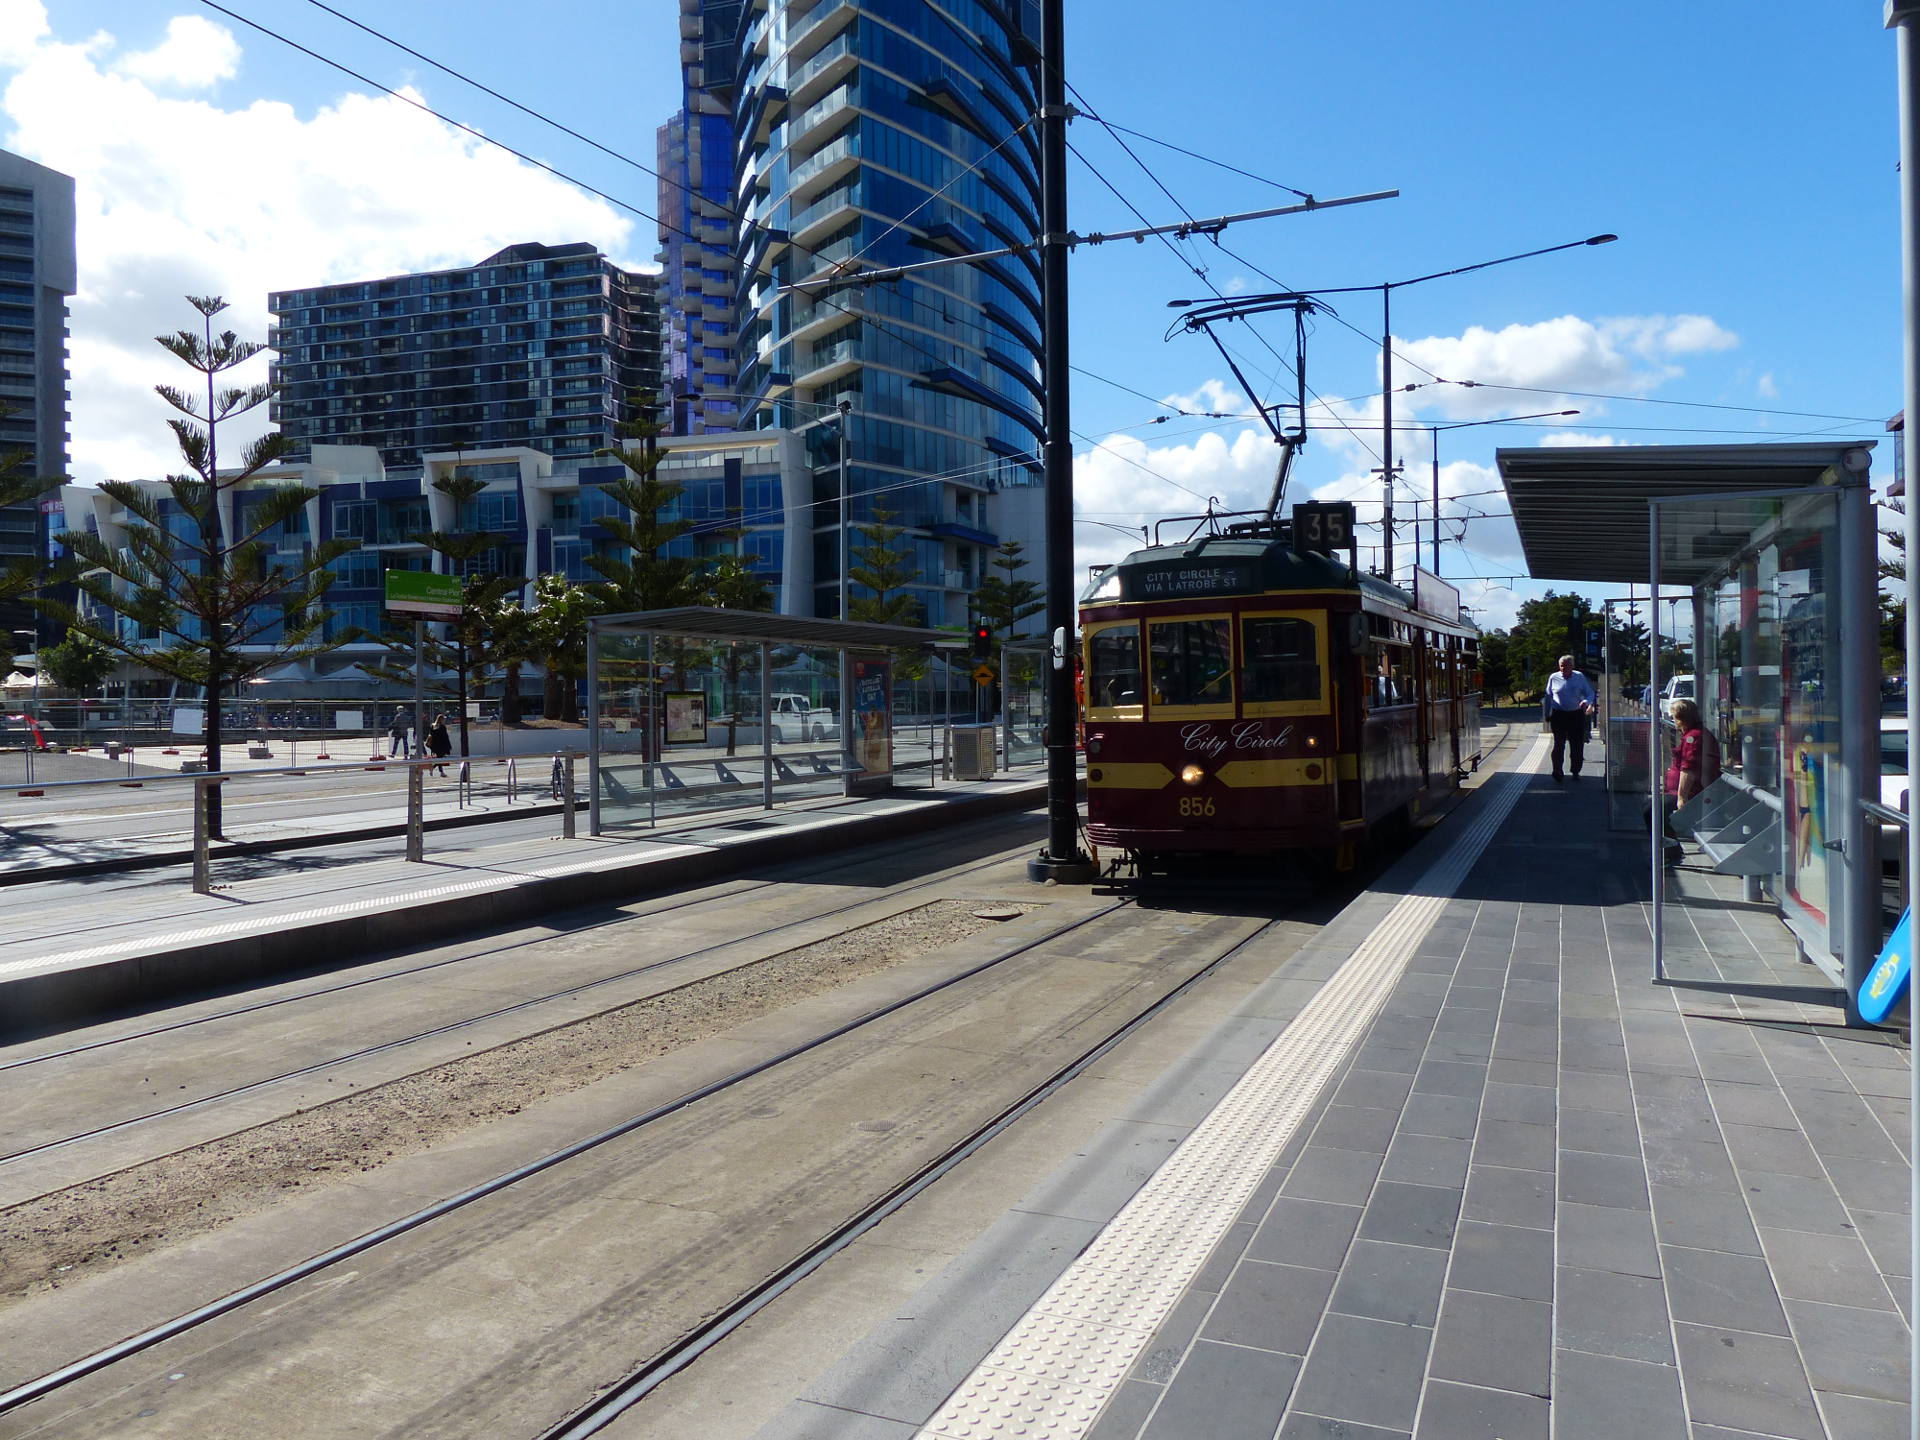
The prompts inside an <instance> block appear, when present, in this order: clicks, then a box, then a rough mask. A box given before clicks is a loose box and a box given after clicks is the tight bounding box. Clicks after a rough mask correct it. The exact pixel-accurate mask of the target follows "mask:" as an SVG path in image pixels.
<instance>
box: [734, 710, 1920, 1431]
mask: <svg viewBox="0 0 1920 1440" xmlns="http://www.w3.org/2000/svg"><path fill="white" fill-rule="evenodd" d="M1544 756H1545V750H1544V747H1543V746H1539V745H1535V746H1532V747H1531V748H1530V750H1529V753H1528V754H1527V755H1526V757H1525V758H1524V761H1523V763H1522V765H1521V766H1520V771H1521V773H1517V774H1511V775H1507V776H1496V777H1491V778H1490V779H1489V780H1488V781H1487V782H1486V784H1484V785H1483V786H1482V787H1481V790H1480V792H1479V794H1478V795H1476V797H1475V798H1474V799H1473V800H1472V801H1470V802H1469V803H1468V804H1467V805H1466V806H1464V807H1462V809H1461V811H1460V812H1459V813H1458V814H1457V815H1456V816H1455V817H1454V818H1452V819H1450V820H1449V821H1448V823H1447V824H1446V825H1445V826H1443V827H1441V829H1440V830H1439V831H1437V832H1436V833H1434V834H1433V835H1431V836H1430V837H1428V839H1427V840H1425V841H1423V842H1422V843H1421V844H1420V845H1419V846H1417V847H1416V848H1415V849H1414V850H1413V851H1412V852H1411V853H1410V854H1409V855H1408V856H1407V857H1406V859H1405V860H1403V861H1402V862H1401V863H1399V864H1398V865H1397V866H1395V867H1394V869H1392V870H1391V871H1389V872H1388V873H1387V874H1386V875H1385V876H1384V877H1383V878H1382V880H1381V881H1380V882H1378V883H1377V884H1376V885H1375V886H1374V887H1373V888H1372V889H1371V890H1370V891H1369V892H1368V893H1367V894H1366V895H1364V896H1363V897H1362V898H1361V899H1360V900H1358V901H1357V902H1356V903H1355V904H1354V905H1353V906H1351V907H1349V909H1348V910H1347V911H1346V912H1345V913H1344V914H1343V915H1342V916H1341V917H1340V919H1338V920H1337V921H1336V922H1334V923H1333V924H1332V925H1331V926H1329V927H1328V928H1327V929H1326V930H1325V931H1324V932H1322V934H1321V936H1320V938H1319V939H1318V940H1317V941H1316V942H1315V943H1314V944H1313V945H1311V946H1309V947H1308V948H1307V949H1306V950H1304V951H1301V952H1299V953H1298V954H1296V955H1294V956H1292V957H1291V958H1289V959H1286V960H1285V961H1284V962H1283V963H1281V962H1277V963H1276V969H1275V972H1274V974H1273V976H1272V978H1271V979H1270V980H1269V981H1268V982H1266V983H1265V984H1264V985H1263V986H1262V987H1261V989H1260V990H1259V991H1258V992H1256V993H1255V995H1254V996H1253V997H1252V998H1251V999H1250V1001H1249V1002H1248V1003H1247V1004H1246V1005H1244V1006H1243V1007H1241V1009H1240V1011H1239V1013H1238V1014H1237V1015H1236V1016H1235V1017H1234V1018H1233V1019H1232V1020H1230V1021H1229V1022H1227V1023H1226V1024H1225V1025H1224V1026H1223V1027H1222V1028H1221V1029H1220V1030H1219V1031H1217V1032H1216V1033H1215V1034H1214V1035H1213V1036H1212V1037H1211V1038H1210V1039H1209V1040H1208V1041H1206V1042H1204V1043H1203V1044H1202V1045H1200V1046H1199V1047H1197V1048H1196V1049H1195V1051H1194V1052H1193V1053H1192V1054H1191V1055H1190V1056H1189V1057H1188V1058H1187V1060H1186V1061H1184V1062H1183V1063H1182V1064H1180V1065H1179V1066H1177V1067H1175V1068H1174V1069H1173V1070H1171V1071H1169V1072H1168V1073H1167V1074H1166V1075H1165V1076H1164V1077H1163V1079H1162V1080H1161V1082H1160V1083H1159V1085H1158V1086H1157V1087H1156V1088H1155V1089H1154V1090H1153V1091H1152V1092H1151V1093H1150V1094H1148V1095H1147V1096H1145V1097H1143V1098H1142V1099H1141V1100H1140V1101H1139V1103H1137V1104H1134V1105H1132V1106H1130V1107H1129V1109H1128V1110H1127V1112H1126V1113H1125V1114H1124V1115H1123V1116H1119V1117H1117V1118H1116V1119H1114V1121H1113V1122H1112V1123H1111V1124H1110V1125H1109V1126H1108V1128H1107V1130H1106V1131H1105V1132H1104V1133H1103V1134H1102V1135H1101V1137H1100V1138H1099V1140H1098V1141H1097V1142H1096V1143H1095V1144H1093V1145H1091V1146H1089V1147H1088V1148H1087V1150H1086V1152H1085V1154H1084V1155H1083V1157H1082V1158H1081V1159H1080V1160H1078V1161H1077V1162H1075V1163H1074V1164H1073V1165H1071V1166H1069V1167H1068V1168H1067V1169H1066V1170H1064V1171H1062V1172H1061V1173H1059V1174H1056V1175H1055V1176H1053V1177H1051V1178H1050V1179H1049V1180H1047V1181H1046V1182H1045V1183H1043V1184H1042V1185H1041V1186H1039V1187H1037V1188H1036V1189H1035V1191H1034V1192H1033V1193H1032V1194H1031V1195H1030V1196H1029V1197H1028V1199H1027V1200H1026V1201H1025V1202H1024V1203H1022V1204H1021V1205H1019V1206H1016V1207H1015V1208H1014V1209H1013V1210H1011V1211H1009V1212H1007V1214H1006V1215H1005V1216H1003V1217H1002V1219H1001V1221H1000V1222H999V1223H997V1224H996V1225H994V1226H993V1227H992V1228H991V1229H990V1230H989V1231H988V1232H987V1233H986V1234H985V1235H984V1236H983V1237H982V1238H981V1239H980V1240H979V1242H978V1243H977V1244H975V1245H974V1246H973V1247H972V1248H971V1249H969V1250H968V1251H967V1252H966V1253H965V1254H963V1255H962V1256H961V1258H960V1259H958V1260H957V1261H955V1262H954V1263H953V1264H952V1265H951V1266H949V1267H948V1268H947V1269H946V1270H945V1271H944V1272H943V1273H941V1274H940V1275H939V1276H937V1277H936V1278H934V1279H933V1280H931V1281H930V1282H929V1283H928V1284H927V1285H926V1286H925V1287H924V1288H923V1289H922V1290H921V1291H920V1293H919V1294H918V1295H916V1296H915V1297H914V1299H913V1300H912V1302H911V1303H910V1304H909V1305H908V1306H907V1307H906V1308H905V1309H903V1310H902V1311H901V1312H900V1313H899V1314H898V1315H897V1316H895V1317H894V1318H893V1319H892V1320H891V1321H889V1322H887V1323H886V1324H884V1325H882V1326H881V1327H880V1328H878V1329H877V1330H875V1331H874V1332H873V1333H872V1334H870V1335H869V1336H868V1337H867V1338H866V1339H865V1340H864V1341H862V1342H860V1343H859V1344H858V1345H856V1346H855V1347H854V1348H853V1349H852V1350H851V1351H849V1352H848V1353H847V1354H846V1355H844V1356H843V1357H842V1358H841V1359H840V1361H839V1362H838V1363H837V1364H836V1365H834V1366H833V1367H832V1368H831V1369H829V1370H828V1371H827V1372H826V1373H824V1374H821V1375H820V1376H818V1377H817V1378H816V1379H815V1380H814V1381H813V1382H812V1383H811V1384H809V1385H808V1386H806V1387H805V1388H804V1390H803V1391H802V1393H801V1395H800V1396H799V1398H797V1399H796V1400H794V1401H793V1403H792V1404H790V1405H789V1406H788V1407H787V1408H786V1409H785V1410H784V1411H783V1412H781V1413H780V1414H779V1415H778V1416H777V1418H775V1419H774V1420H773V1421H772V1422H770V1423H769V1424H767V1425H766V1426H765V1427H764V1428H763V1429H762V1430H761V1431H760V1432H759V1434H760V1436H761V1437H762V1440H816V1437H829V1436H831V1437H839V1440H847V1437H858V1440H882V1437H908V1436H916V1435H919V1436H927V1437H950V1440H960V1437H982V1436H1003V1435H1031V1436H1045V1437H1048V1440H1071V1437H1079V1436H1093V1437H1097V1440H1276V1437H1278V1440H1309V1437H1313V1440H1333V1437H1344V1440H1406V1437H1409V1436H1417V1437H1430V1440H1495V1437H1498V1440H1534V1437H1538V1440H1669V1437H1672V1440H1753V1437H1763V1436H1770V1437H1793V1440H1802V1437H1806V1440H1812V1437H1821V1440H1883V1437H1884V1440H1892V1437H1905V1436H1907V1435H1908V1434H1909V1421H1910V1412H1909V1406H1908V1396H1909V1376H1908V1353H1909V1346H1910V1343H1911V1335H1910V1320H1911V1316H1910V1315H1909V1314H1908V1313H1907V1305H1908V1297H1909V1293H1910V1289H1911V1283H1912V1282H1911V1280H1910V1279H1909V1278H1908V1277H1909V1276H1910V1275H1911V1273H1912V1261H1911V1255H1910V1250H1909V1215H1908V1197H1909V1189H1910V1184H1911V1156H1910V1155H1909V1154H1908V1152H1907V1144H1908V1133H1909V1131H1908V1126H1909V1111H1908V1096H1909V1094H1910V1092H1911V1084H1912V1076H1911V1072H1910V1057H1909V1053H1908V1051H1907V1049H1906V1047H1905V1045H1904V1044H1903V1043H1901V1042H1900V1041H1899V1040H1898V1039H1897V1038H1896V1037H1894V1036H1892V1035H1889V1034H1888V1033H1885V1032H1877V1031H1876V1032H1868V1031H1859V1030H1851V1031H1850V1030H1847V1029H1845V1028H1844V1027H1843V1026H1842V1025H1841V1024H1840V1023H1839V1022H1840V1020H1841V1018H1842V1017H1841V1012H1840V1011H1839V1010H1838V1008H1837V1007H1835V1006H1833V1005H1831V1004H1829V1003H1823V994H1830V993H1831V992H1830V985H1829V982H1827V981H1826V979H1825V977H1824V976H1821V975H1819V974H1817V973H1816V972H1814V971H1813V968H1812V967H1811V966H1808V965H1804V964H1801V963H1800V962H1799V961H1798V960H1797V958H1796V955H1795V950H1794V946H1793V943H1792V940H1791V937H1790V936H1789V935H1788V934H1787V932H1786V931H1785V929H1784V927H1782V926H1780V925H1779V924H1778V923H1777V922H1775V921H1771V920H1768V919H1767V918H1766V917H1765V915H1764V913H1763V911H1761V910H1758V909H1756V908H1754V907H1744V908H1743V907H1742V906H1741V904H1740V902H1739V900H1738V891H1737V882H1728V881H1723V880H1721V879H1720V877H1715V876H1711V875H1710V874H1708V873H1707V872H1706V871H1705V870H1704V868H1702V867H1699V866H1695V865H1688V866H1685V867H1683V869H1682V872H1681V876H1680V880H1681V888H1682V889H1683V890H1684V891H1686V892H1687V893H1688V894H1689V895H1691V896H1692V897H1693V898H1694V900H1695V901H1696V902H1706V903H1701V904H1699V905H1698V907H1697V908H1698V910H1699V913H1701V914H1702V915H1711V914H1713V913H1715V911H1716V909H1717V911H1718V913H1719V914H1721V915H1722V916H1723V917H1725V923H1718V924H1706V923H1702V924H1700V925H1697V926H1695V927H1694V928H1693V929H1692V930H1691V931H1690V932H1689V943H1692V944H1696V945H1697V946H1698V947H1699V948H1700V949H1701V952H1702V954H1703V955H1706V956H1709V957H1711V958H1712V959H1714V960H1715V961H1716V963H1718V962H1724V965H1725V966H1726V967H1727V968H1728V969H1729V970H1730V971H1731V970H1741V969H1743V968H1746V967H1750V966H1758V967H1760V968H1761V969H1763V970H1765V971H1767V972H1769V973H1770V974H1771V975H1773V976H1775V977H1776V978H1779V977H1785V978H1788V979H1795V978H1799V977H1802V976H1804V978H1805V980H1806V982H1807V987H1808V988H1807V990H1806V992H1805V995H1804V997H1803V998H1798V999H1796V998H1787V999H1782V998H1778V997H1777V996H1776V997H1774V998H1757V997H1754V996H1750V995H1737V994H1729V993H1726V992H1719V993H1716V992H1715V991H1714V990H1712V989H1710V988H1701V989H1694V988H1679V987H1673V986H1662V985H1657V984H1655V983H1654V981H1653V978H1652V972H1653V954H1652V938H1651V929H1650V917H1649V900H1648V896H1649V894H1650V875H1649V870H1648V860H1647V848H1646V843H1645V841H1644V840H1643V839H1642V838H1640V837H1639V836H1633V835H1621V834H1616V833H1610V832H1609V831H1608V829H1607V826H1606V803H1605V793H1604V791H1603V789H1602V787H1601V785H1600V783H1599V781H1598V780H1597V779H1596V778H1594V770H1597V769H1598V767H1597V766H1595V767H1594V769H1593V770H1590V771H1589V775H1588V777H1587V778H1585V779H1583V780H1581V781H1578V782H1568V783H1565V784H1556V783H1554V782H1553V781H1552V780H1551V778H1550V777H1549V776H1548V775H1547V774H1545V773H1541V772H1542V771H1544V769H1545V763H1544ZM1716 887H1720V888H1716ZM1705 978H1709V979H1710V978H1712V977H1711V976H1708V977H1705ZM1170 1142H1172V1145H1173V1146H1175V1147H1177V1148H1173V1150H1172V1154H1171V1156H1169V1155H1168V1150H1169V1148H1170ZM877 1238H879V1239H882V1240H883V1239H884V1233H883V1232H881V1233H879V1234H878V1235H877Z"/></svg>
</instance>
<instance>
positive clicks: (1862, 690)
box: [1694, 451, 1880, 1025]
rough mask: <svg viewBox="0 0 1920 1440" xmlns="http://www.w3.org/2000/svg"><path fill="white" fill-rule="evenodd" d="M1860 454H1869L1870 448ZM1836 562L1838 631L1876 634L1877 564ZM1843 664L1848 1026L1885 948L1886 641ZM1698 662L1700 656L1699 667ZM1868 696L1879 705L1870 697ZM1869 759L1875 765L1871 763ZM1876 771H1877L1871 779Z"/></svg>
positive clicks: (1847, 510) (1853, 482) (1845, 514)
mask: <svg viewBox="0 0 1920 1440" xmlns="http://www.w3.org/2000/svg"><path fill="white" fill-rule="evenodd" d="M1848 453H1849V454H1852V453H1855V452H1851V451H1850V452H1848ZM1859 453H1860V454H1861V457H1862V459H1863V460H1864V459H1865V458H1866V457H1865V452H1859ZM1868 463H1871V462H1868ZM1842 468H1845V467H1844V466H1843V467H1842ZM1849 479H1850V483H1848V484H1845V485H1842V486H1841V487H1840V494H1839V497H1838V501H1839V503H1838V506H1837V508H1838V510H1839V512H1840V514H1839V521H1840V523H1839V527H1838V528H1839V535H1840V539H1841V542H1842V543H1843V544H1844V543H1845V542H1846V540H1847V539H1848V538H1849V537H1850V536H1855V535H1857V536H1860V537H1861V538H1862V539H1863V540H1864V541H1865V547H1864V552H1863V553H1866V554H1872V553H1873V547H1874V544H1875V541H1876V540H1877V539H1878V537H1877V536H1876V535H1875V534H1874V530H1873V497H1872V495H1871V494H1870V493H1869V491H1868V488H1867V478H1866V475H1865V473H1864V467H1863V470H1862V471H1861V472H1858V473H1855V474H1854V475H1852V476H1850V477H1849ZM1835 568H1836V570H1837V571H1838V572H1839V573H1838V577H1837V578H1838V583H1837V585H1835V586H1834V587H1833V588H1835V589H1837V590H1838V592H1839V593H1838V594H1837V595H1833V596H1831V597H1830V598H1829V600H1828V604H1832V603H1834V601H1836V600H1837V601H1838V602H1839V611H1840V628H1839V633H1840V634H1842V635H1872V634H1873V633H1874V629H1875V626H1876V625H1877V624H1878V620H1879V616H1878V614H1877V611H1878V606H1877V605H1876V604H1875V595H1874V592H1875V590H1876V589H1877V588H1878V585H1879V580H1878V577H1877V575H1876V573H1875V569H1874V567H1873V566H1870V565H1839V566H1836V567H1835ZM1829 613H1831V612H1829ZM1695 633H1696V634H1698V633H1700V632H1698V631H1696V632H1695ZM1839 663H1840V674H1841V686H1840V727H1841V728H1840V754H1841V755H1842V756H1843V757H1847V758H1849V759H1851V760H1852V761H1853V763H1851V764H1845V765H1842V766H1841V767H1840V777H1839V778H1840V783H1839V785H1838V787H1837V789H1838V791H1839V794H1838V795H1836V796H1835V797H1834V798H1835V799H1836V800H1837V801H1838V803H1839V806H1840V813H1841V814H1842V815H1844V816H1845V817H1846V821H1845V823H1843V824H1841V825H1838V826H1836V827H1835V829H1836V830H1837V831H1838V833H1839V835H1840V845H1841V850H1840V865H1841V870H1840V873H1841V874H1842V875H1843V876H1845V877H1846V879H1845V882H1844V883H1845V889H1844V891H1843V893H1844V895H1845V896H1846V899H1845V903H1844V904H1843V906H1842V909H1841V914H1842V917H1843V919H1844V922H1845V927H1846V928H1845V930H1844V932H1843V934H1842V936H1841V939H1840V945H1841V955H1840V963H1841V967H1842V969H1841V974H1842V976H1843V977H1844V978H1845V983H1846V992H1847V996H1846V1001H1847V1024H1849V1025H1865V1024H1866V1021H1865V1020H1864V1019H1862V1018H1861V1015H1860V1006H1859V996H1860V987H1861V986H1862V985H1863V984H1865V983H1866V979H1867V972H1868V971H1869V970H1871V969H1872V968H1873V962H1874V961H1875V960H1876V959H1878V958H1879V953H1880V822H1879V821H1877V820H1874V819H1872V817H1870V816H1869V815H1868V814H1867V813H1866V811H1864V810H1862V809H1861V808H1860V802H1861V801H1862V800H1866V799H1873V800H1877V799H1879V798H1880V791H1879V784H1878V776H1879V773H1880V767H1879V756H1880V736H1879V711H1880V707H1879V704H1878V703H1877V702H1878V700H1879V694H1880V684H1879V674H1880V653H1879V647H1878V646H1877V645H1872V644H1866V645H1842V646H1841V647H1840V655H1839ZM1699 668H1700V667H1699V664H1698V657H1696V661H1695V665H1694V670H1695V673H1698V671H1699ZM1869 696H1871V697H1873V701H1874V702H1875V703H1872V704H1869V703H1868V699H1867V697H1869ZM1869 764H1871V765H1872V767H1873V768H1872V769H1871V770H1868V769H1866V767H1867V766H1868V765H1869ZM1869 775H1872V776H1873V777H1874V779H1873V781H1871V782H1869V780H1868V778H1867V777H1868V776H1869Z"/></svg>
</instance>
